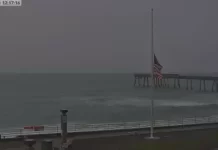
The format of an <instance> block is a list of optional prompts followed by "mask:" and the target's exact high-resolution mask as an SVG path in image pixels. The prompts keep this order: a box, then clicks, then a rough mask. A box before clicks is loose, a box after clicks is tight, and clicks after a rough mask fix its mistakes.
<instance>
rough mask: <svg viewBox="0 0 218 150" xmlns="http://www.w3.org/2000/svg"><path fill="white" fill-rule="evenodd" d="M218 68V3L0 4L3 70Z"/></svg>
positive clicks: (79, 0)
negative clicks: (154, 64) (158, 65)
mask: <svg viewBox="0 0 218 150" xmlns="http://www.w3.org/2000/svg"><path fill="white" fill-rule="evenodd" d="M152 7H153V8H154V11H155V12H154V13H155V14H154V17H155V18H154V21H155V53H156V55H157V57H158V59H159V61H160V63H161V64H162V65H163V66H164V69H163V71H164V72H179V73H185V72H190V73H199V72H202V73H211V72H218V67H217V64H218V59H217V56H218V1H217V0H23V6H22V7H0V70H2V71H7V70H8V71H9V70H10V71H11V70H14V71H19V70H21V71H28V70H29V71H34V70H36V71H40V70H41V71H42V70H44V71H45V70H57V71H58V70H60V71H67V70H71V71H74V72H77V71H83V72H84V71H86V72H88V71H98V72H99V71H107V72H148V71H149V70H150V66H151V65H150V64H151V63H150V9H151V8H152Z"/></svg>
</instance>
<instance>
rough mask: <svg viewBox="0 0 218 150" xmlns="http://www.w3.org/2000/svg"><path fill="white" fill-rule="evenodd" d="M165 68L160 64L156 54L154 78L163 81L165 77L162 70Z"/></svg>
mask: <svg viewBox="0 0 218 150" xmlns="http://www.w3.org/2000/svg"><path fill="white" fill-rule="evenodd" d="M162 68H163V66H161V64H160V63H159V62H158V60H157V57H156V56H155V54H154V76H155V77H157V78H158V79H162V78H163V75H162V73H161V69H162Z"/></svg>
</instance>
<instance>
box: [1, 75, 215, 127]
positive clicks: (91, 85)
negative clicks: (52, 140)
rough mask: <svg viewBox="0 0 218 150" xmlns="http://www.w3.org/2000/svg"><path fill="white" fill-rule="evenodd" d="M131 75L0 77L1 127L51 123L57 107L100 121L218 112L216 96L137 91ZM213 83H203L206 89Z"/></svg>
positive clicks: (74, 118) (82, 119)
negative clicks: (153, 105)
mask: <svg viewBox="0 0 218 150" xmlns="http://www.w3.org/2000/svg"><path fill="white" fill-rule="evenodd" d="M133 82H134V78H133V75H132V74H0V127H1V128H6V127H22V126H27V125H41V124H46V125H52V124H58V123H59V122H60V109H63V108H64V109H68V110H69V112H68V121H69V122H74V123H102V122H121V121H145V120H149V119H150V103H151V101H150V98H151V96H152V97H153V99H154V102H155V111H154V113H155V118H156V119H172V118H180V117H181V118H182V117H193V116H209V115H216V114H218V93H212V92H199V91H198V89H199V87H198V86H199V83H198V82H197V81H195V82H194V88H195V89H196V90H194V91H186V90H185V81H184V82H183V88H181V89H173V88H170V89H156V90H154V91H153V92H152V91H151V89H149V88H135V87H134V86H133ZM210 86H211V83H207V87H208V89H210V90H211V88H210Z"/></svg>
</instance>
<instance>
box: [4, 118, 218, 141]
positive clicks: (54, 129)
mask: <svg viewBox="0 0 218 150" xmlns="http://www.w3.org/2000/svg"><path fill="white" fill-rule="evenodd" d="M208 123H218V116H216V115H214V116H209V117H190V118H180V119H170V120H155V122H154V126H155V127H170V126H172V127H173V126H179V125H183V126H185V125H194V124H208ZM148 127H150V121H138V122H117V123H101V124H72V123H68V132H69V133H72V132H94V131H116V130H124V129H143V128H148ZM56 133H61V127H60V125H54V126H49V125H44V130H42V131H32V130H26V129H23V128H9V129H1V130H0V135H1V138H15V137H19V136H28V135H40V134H56Z"/></svg>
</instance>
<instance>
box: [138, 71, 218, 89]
mask: <svg viewBox="0 0 218 150" xmlns="http://www.w3.org/2000/svg"><path fill="white" fill-rule="evenodd" d="M182 81H183V82H184V81H185V82H186V83H185V88H186V89H187V90H193V89H194V87H193V81H195V82H196V81H197V82H199V90H200V91H204V92H206V91H211V92H215V91H216V92H218V77H214V76H192V75H179V74H163V78H162V79H158V78H157V77H155V76H154V81H153V82H154V86H155V88H170V87H172V88H182V87H181V82H182ZM206 82H207V83H208V82H210V83H211V84H210V85H211V86H209V87H211V88H210V89H208V88H207V87H208V86H207V84H206ZM150 85H151V75H150V74H143V73H138V74H134V86H135V87H150ZM195 88H196V87H195Z"/></svg>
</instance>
